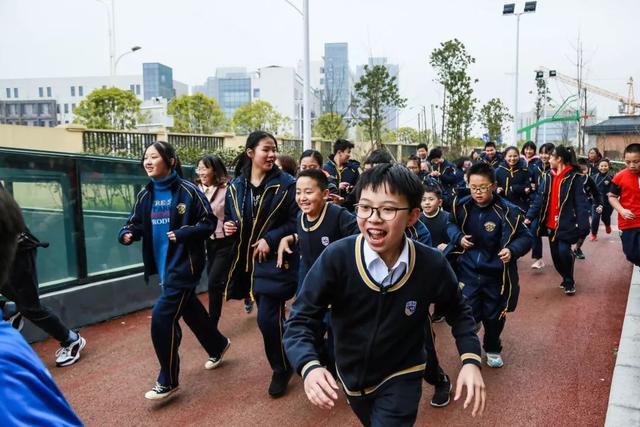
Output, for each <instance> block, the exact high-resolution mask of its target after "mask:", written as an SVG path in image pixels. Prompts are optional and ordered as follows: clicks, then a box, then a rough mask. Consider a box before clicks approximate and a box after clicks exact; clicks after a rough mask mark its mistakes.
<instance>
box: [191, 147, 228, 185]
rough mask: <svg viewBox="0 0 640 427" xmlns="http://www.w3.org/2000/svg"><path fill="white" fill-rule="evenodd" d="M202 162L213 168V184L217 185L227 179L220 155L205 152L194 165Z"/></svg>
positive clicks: (225, 168)
mask: <svg viewBox="0 0 640 427" xmlns="http://www.w3.org/2000/svg"><path fill="white" fill-rule="evenodd" d="M200 163H202V164H203V165H204V167H206V168H207V169H213V185H215V186H218V185H222V184H224V183H226V182H227V181H228V180H229V172H227V167H226V166H225V165H224V162H223V161H222V160H221V159H220V157H218V156H216V155H215V154H205V155H204V156H202V157H200V158H199V159H198V161H197V162H196V167H197V166H198V165H199V164H200Z"/></svg>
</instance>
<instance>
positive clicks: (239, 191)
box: [224, 168, 299, 299]
mask: <svg viewBox="0 0 640 427" xmlns="http://www.w3.org/2000/svg"><path fill="white" fill-rule="evenodd" d="M295 183H296V181H295V178H293V177H292V176H291V175H289V174H287V173H283V172H282V171H280V170H279V169H277V168H274V169H272V171H270V172H269V173H268V174H267V176H266V177H265V178H264V181H263V184H264V190H263V192H262V195H261V196H260V198H259V202H258V207H257V210H256V215H255V218H253V219H252V214H253V212H252V200H251V194H250V191H249V183H248V181H247V178H245V176H244V175H240V176H239V177H237V178H234V179H233V180H231V181H230V183H229V186H228V187H227V193H226V196H225V204H224V218H225V221H235V222H236V224H238V231H237V232H236V233H235V239H236V242H235V243H234V250H233V252H232V254H233V257H234V258H233V261H232V264H231V268H230V270H229V275H228V276H227V281H226V287H225V297H226V299H242V298H245V297H246V296H247V295H253V294H255V293H258V294H266V295H271V296H274V297H277V298H283V299H289V298H291V297H292V296H293V295H294V293H295V290H296V285H297V279H298V278H297V274H298V273H297V269H298V263H299V255H298V253H297V251H296V252H294V253H293V254H290V255H287V256H286V257H285V265H284V268H277V267H276V262H277V254H278V245H279V244H280V239H282V238H283V237H284V236H288V235H290V234H293V233H295V231H296V218H297V216H298V211H299V209H298V205H297V204H296V201H295ZM263 238H264V239H265V240H266V242H267V243H268V244H269V248H270V252H269V255H268V256H267V259H266V260H265V261H263V262H258V261H257V260H254V258H253V256H252V255H253V248H252V247H251V245H253V244H254V243H256V242H257V241H258V240H260V239H263ZM245 240H246V241H245ZM240 271H244V272H245V273H246V274H244V275H242V276H246V277H248V281H249V283H246V282H247V280H236V279H238V273H239V272H240Z"/></svg>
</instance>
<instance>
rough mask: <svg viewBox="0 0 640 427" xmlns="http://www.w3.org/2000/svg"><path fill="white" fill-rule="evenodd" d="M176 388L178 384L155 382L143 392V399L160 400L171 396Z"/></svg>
mask: <svg viewBox="0 0 640 427" xmlns="http://www.w3.org/2000/svg"><path fill="white" fill-rule="evenodd" d="M177 390H178V386H175V387H171V386H166V385H160V384H158V383H156V385H154V386H153V388H152V389H151V390H149V391H148V392H146V393H145V394H144V397H145V399H149V400H160V399H164V398H166V397H169V396H171V395H172V394H173V393H175V392H176V391H177Z"/></svg>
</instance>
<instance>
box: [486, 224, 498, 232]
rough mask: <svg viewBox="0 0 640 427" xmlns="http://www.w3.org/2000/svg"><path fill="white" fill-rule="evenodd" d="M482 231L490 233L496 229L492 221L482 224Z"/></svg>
mask: <svg viewBox="0 0 640 427" xmlns="http://www.w3.org/2000/svg"><path fill="white" fill-rule="evenodd" d="M484 229H485V230H487V231H488V232H489V233H491V232H492V231H493V230H495V229H496V223H495V222H493V221H487V222H485V223H484Z"/></svg>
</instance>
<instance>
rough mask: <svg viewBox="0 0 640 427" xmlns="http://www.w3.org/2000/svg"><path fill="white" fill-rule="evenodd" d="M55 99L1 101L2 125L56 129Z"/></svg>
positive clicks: (0, 114)
mask: <svg viewBox="0 0 640 427" xmlns="http://www.w3.org/2000/svg"><path fill="white" fill-rule="evenodd" d="M56 109H57V104H56V101H55V99H37V100H31V101H18V100H11V101H0V124H3V125H24V126H41V127H55V126H56V124H57V117H56Z"/></svg>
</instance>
